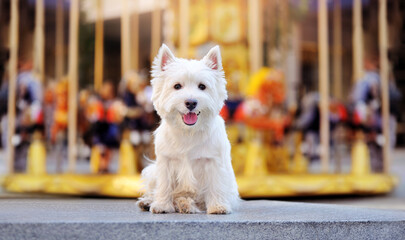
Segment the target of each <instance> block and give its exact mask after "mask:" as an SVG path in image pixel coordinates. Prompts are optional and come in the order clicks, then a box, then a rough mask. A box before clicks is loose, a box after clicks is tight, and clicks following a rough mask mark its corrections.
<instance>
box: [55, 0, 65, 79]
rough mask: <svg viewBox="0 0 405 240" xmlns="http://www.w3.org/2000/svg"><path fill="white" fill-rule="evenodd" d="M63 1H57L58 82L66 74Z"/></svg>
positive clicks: (56, 47)
mask: <svg viewBox="0 0 405 240" xmlns="http://www.w3.org/2000/svg"><path fill="white" fill-rule="evenodd" d="M63 1H64V0H57V2H56V21H55V22H56V30H55V34H56V36H55V76H56V79H57V80H60V79H61V78H62V76H63V74H64V72H65V70H64V68H65V57H64V53H63V47H64V43H63V42H64V40H63V39H64V23H63V22H64V21H63V20H64V17H63Z"/></svg>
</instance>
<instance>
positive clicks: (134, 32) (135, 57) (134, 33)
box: [129, 0, 139, 71]
mask: <svg viewBox="0 0 405 240" xmlns="http://www.w3.org/2000/svg"><path fill="white" fill-rule="evenodd" d="M131 3H132V4H133V5H134V6H135V8H134V9H133V11H132V16H131V23H130V26H129V28H130V30H131V31H130V32H131V35H130V38H131V40H132V42H131V43H130V49H131V52H130V54H131V64H132V65H131V66H130V67H131V68H132V69H134V70H135V71H138V69H139V1H138V0H132V1H131Z"/></svg>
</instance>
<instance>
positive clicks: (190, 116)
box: [183, 112, 200, 126]
mask: <svg viewBox="0 0 405 240" xmlns="http://www.w3.org/2000/svg"><path fill="white" fill-rule="evenodd" d="M198 115H200V113H194V112H189V113H186V114H184V115H183V122H184V123H185V124H186V125H189V126H192V125H194V124H195V123H196V122H197V120H198Z"/></svg>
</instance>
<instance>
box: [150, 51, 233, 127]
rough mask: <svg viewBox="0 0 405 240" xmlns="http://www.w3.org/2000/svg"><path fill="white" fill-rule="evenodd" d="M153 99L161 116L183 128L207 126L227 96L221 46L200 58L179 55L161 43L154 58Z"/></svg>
mask: <svg viewBox="0 0 405 240" xmlns="http://www.w3.org/2000/svg"><path fill="white" fill-rule="evenodd" d="M152 77H153V79H152V88H153V93H152V101H153V105H154V107H155V109H156V111H157V113H158V114H159V116H160V117H161V118H162V119H165V120H166V121H167V122H168V123H169V124H171V125H176V126H178V127H181V128H187V129H190V128H198V129H200V128H204V127H206V126H207V124H209V123H210V120H211V119H214V118H215V117H216V116H217V115H218V114H219V112H220V110H221V108H222V106H223V105H224V101H225V100H226V98H227V92H226V80H225V77H224V71H223V69H222V62H221V53H220V50H219V47H218V46H216V47H214V48H212V49H211V50H210V51H209V52H208V54H207V55H206V56H205V57H204V58H203V59H201V60H199V61H198V60H187V59H182V58H176V57H175V56H174V55H173V53H172V52H171V51H170V49H169V48H168V47H167V46H166V45H164V44H163V45H162V47H161V48H160V50H159V53H158V55H157V57H156V58H155V60H154V61H153V67H152Z"/></svg>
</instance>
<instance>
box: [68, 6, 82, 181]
mask: <svg viewBox="0 0 405 240" xmlns="http://www.w3.org/2000/svg"><path fill="white" fill-rule="evenodd" d="M78 35H79V0H71V1H70V26H69V70H68V74H69V101H68V103H69V105H68V120H69V122H68V160H69V165H68V171H69V172H71V173H73V172H74V171H75V169H76V153H77V149H76V138H77V99H76V97H77V82H78V44H79V43H78V40H79V36H78Z"/></svg>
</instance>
